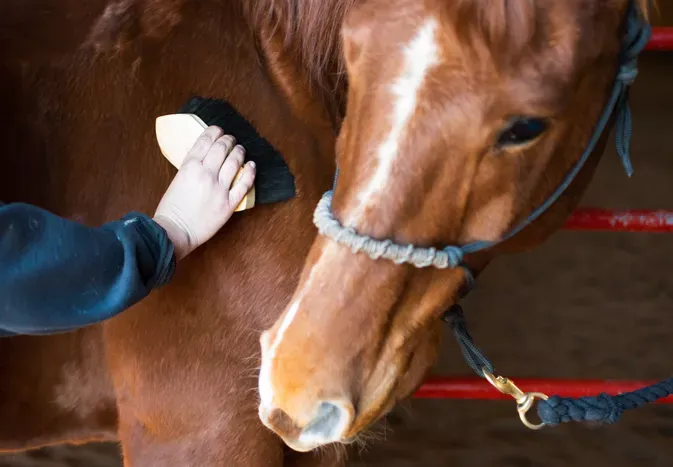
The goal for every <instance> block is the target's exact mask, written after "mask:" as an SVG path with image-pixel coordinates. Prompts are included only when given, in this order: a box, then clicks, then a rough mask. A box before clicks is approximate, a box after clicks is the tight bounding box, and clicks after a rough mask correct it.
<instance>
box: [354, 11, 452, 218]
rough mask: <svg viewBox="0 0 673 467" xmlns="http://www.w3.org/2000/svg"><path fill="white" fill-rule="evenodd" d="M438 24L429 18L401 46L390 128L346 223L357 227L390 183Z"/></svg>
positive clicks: (434, 58) (433, 57)
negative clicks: (401, 56)
mask: <svg viewBox="0 0 673 467" xmlns="http://www.w3.org/2000/svg"><path fill="white" fill-rule="evenodd" d="M436 29H437V22H436V20H435V19H434V18H430V19H428V20H426V21H425V23H423V25H422V26H421V27H420V28H419V30H418V32H417V33H416V35H415V36H414V37H413V38H412V39H411V41H410V42H409V43H408V44H406V45H405V46H404V49H403V56H404V66H403V68H402V73H401V74H400V75H399V76H398V77H397V78H396V79H395V81H394V82H393V83H392V85H391V87H390V91H391V94H392V97H393V99H394V103H393V115H392V125H391V127H390V131H389V132H388V134H387V135H386V137H385V139H384V140H383V141H382V142H381V144H380V145H379V147H378V149H377V151H376V169H375V171H374V175H373V176H372V178H371V179H370V180H369V181H368V183H367V184H366V185H365V186H364V188H363V189H362V191H360V193H358V195H357V199H358V206H357V208H356V209H355V210H353V212H352V213H351V214H350V215H348V220H347V223H348V224H351V225H353V224H357V223H358V221H360V220H361V219H362V216H363V214H364V212H365V210H366V208H367V207H368V206H369V205H372V204H374V203H375V202H376V201H377V199H376V198H377V195H381V194H382V193H383V192H384V190H385V188H386V187H387V186H388V184H389V182H390V178H391V176H392V172H393V165H394V162H395V160H396V159H397V158H398V157H399V156H400V152H399V147H400V141H401V139H402V138H403V136H404V130H405V128H406V127H407V125H408V124H409V121H410V120H411V116H412V115H413V114H414V111H415V110H416V104H417V98H418V93H419V91H420V89H421V87H422V85H423V81H424V80H425V77H426V75H427V74H428V71H429V70H430V69H431V68H432V67H433V66H434V65H436V64H437V63H438V61H439V49H438V47H437V43H436V41H435V31H436Z"/></svg>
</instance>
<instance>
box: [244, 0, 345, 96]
mask: <svg viewBox="0 0 673 467" xmlns="http://www.w3.org/2000/svg"><path fill="white" fill-rule="evenodd" d="M355 1H356V0H244V1H243V4H244V9H245V13H246V15H247V17H248V20H249V21H250V23H251V25H252V27H253V28H255V29H260V28H265V27H266V28H268V27H270V28H271V30H272V31H273V32H274V33H277V34H280V35H281V37H282V39H283V42H284V46H285V48H286V49H287V50H288V51H290V52H292V53H295V54H296V56H297V58H298V60H299V62H300V64H301V65H302V66H303V67H304V68H305V69H306V70H307V72H308V74H309V80H310V84H311V85H313V86H317V87H318V88H319V89H321V90H322V91H327V92H334V91H335V90H336V89H337V88H339V87H340V86H341V85H343V80H344V77H345V68H344V63H343V58H342V47H341V36H340V34H339V30H340V29H341V25H342V22H343V19H344V16H345V14H346V12H347V11H348V9H349V8H350V7H351V5H352V4H353V3H355Z"/></svg>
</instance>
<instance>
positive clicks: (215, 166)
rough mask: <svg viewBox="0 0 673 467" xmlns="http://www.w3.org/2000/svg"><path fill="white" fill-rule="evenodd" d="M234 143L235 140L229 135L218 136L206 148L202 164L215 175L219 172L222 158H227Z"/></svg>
mask: <svg viewBox="0 0 673 467" xmlns="http://www.w3.org/2000/svg"><path fill="white" fill-rule="evenodd" d="M234 144H236V140H235V139H234V137H233V136H231V135H224V136H221V137H220V138H218V139H217V140H216V141H215V142H214V143H213V145H212V146H211V147H210V149H209V150H208V152H207V154H206V157H205V159H203V166H204V167H205V168H206V169H208V170H210V171H211V172H213V174H215V175H217V174H218V173H219V172H220V169H221V167H222V164H223V163H224V160H225V159H226V158H227V156H228V155H229V153H230V152H232V149H233V148H234Z"/></svg>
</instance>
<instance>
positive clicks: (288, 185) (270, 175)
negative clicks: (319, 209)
mask: <svg viewBox="0 0 673 467" xmlns="http://www.w3.org/2000/svg"><path fill="white" fill-rule="evenodd" d="M178 113H184V114H194V115H197V116H198V117H199V118H200V119H201V120H203V121H204V123H205V124H206V125H217V126H219V127H220V128H222V130H224V133H225V134H229V135H232V136H233V137H234V138H236V142H237V144H240V145H241V146H243V148H245V158H246V161H255V164H256V166H257V167H256V172H257V174H256V176H255V204H268V203H277V202H279V201H286V200H288V199H291V198H294V197H295V195H296V189H295V184H294V176H293V175H292V173H291V172H290V169H289V167H288V166H287V164H286V163H285V159H283V155H282V154H281V153H280V152H278V150H277V149H276V148H274V147H273V146H272V145H271V144H270V143H269V142H268V141H267V140H265V139H264V138H263V137H262V136H260V135H259V134H258V133H257V131H256V130H255V129H254V128H253V126H252V125H251V124H250V123H248V121H247V120H246V119H245V118H243V116H241V114H239V113H238V112H237V111H236V109H234V107H233V106H232V105H231V104H230V103H228V102H227V101H224V100H221V99H211V98H203V97H192V98H191V99H189V100H188V101H187V102H186V103H185V104H184V105H183V106H182V107H181V108H180V109H179V110H178Z"/></svg>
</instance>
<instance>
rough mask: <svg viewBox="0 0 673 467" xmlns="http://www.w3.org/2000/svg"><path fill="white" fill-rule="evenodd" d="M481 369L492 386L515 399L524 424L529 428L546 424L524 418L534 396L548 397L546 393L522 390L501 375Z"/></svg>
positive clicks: (536, 428) (535, 428)
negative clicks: (534, 422)
mask: <svg viewBox="0 0 673 467" xmlns="http://www.w3.org/2000/svg"><path fill="white" fill-rule="evenodd" d="M481 371H482V372H483V374H484V377H485V378H486V380H487V381H488V382H489V383H491V384H492V385H493V387H495V388H496V389H497V390H498V391H500V392H501V393H503V394H506V395H508V396H512V397H513V398H514V400H515V401H516V410H517V412H519V418H520V419H521V422H522V423H523V424H524V425H526V426H527V427H528V428H530V429H531V430H539V429H540V428H542V427H543V426H545V425H546V424H545V423H544V422H542V423H539V424H537V425H536V424H533V423H531V422H529V421H528V419H527V418H526V414H527V413H528V411H529V410H530V409H531V407H533V404H535V399H536V398H537V399H543V400H547V399H549V397H548V396H547V395H546V394H542V393H541V392H523V391H522V390H521V389H519V388H518V387H517V386H516V384H514V383H513V382H512V381H511V380H509V379H507V378H505V377H503V376H495V375H494V374H493V373H491V372H490V371H488V370H487V369H486V368H482V369H481Z"/></svg>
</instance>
